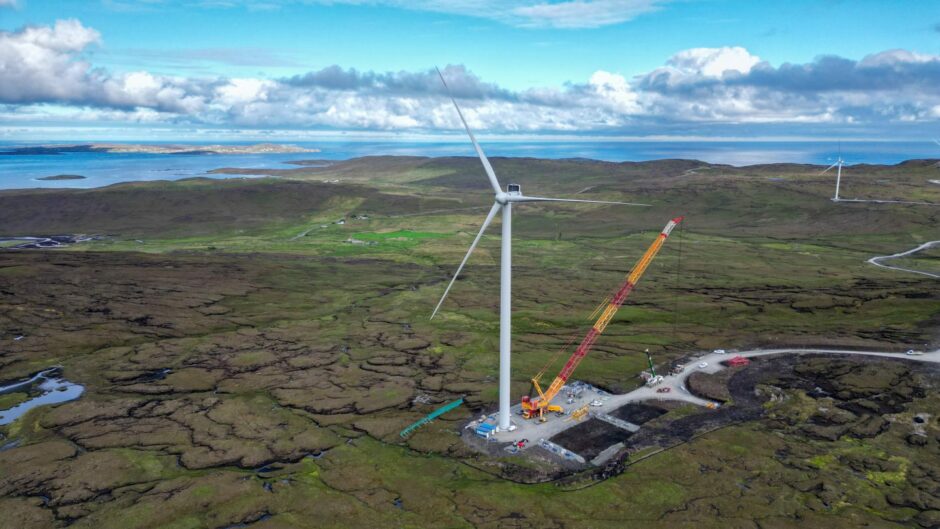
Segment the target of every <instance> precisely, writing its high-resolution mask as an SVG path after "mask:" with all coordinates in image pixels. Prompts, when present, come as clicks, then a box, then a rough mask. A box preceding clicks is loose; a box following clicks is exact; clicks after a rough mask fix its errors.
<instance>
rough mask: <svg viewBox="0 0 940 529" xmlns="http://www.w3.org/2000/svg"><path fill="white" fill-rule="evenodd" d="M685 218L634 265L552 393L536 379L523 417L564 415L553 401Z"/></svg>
mask: <svg viewBox="0 0 940 529" xmlns="http://www.w3.org/2000/svg"><path fill="white" fill-rule="evenodd" d="M682 219H683V217H676V218H674V219H672V220H670V221H669V222H668V223H667V224H666V227H665V228H663V231H661V232H660V233H659V236H657V237H656V240H655V241H653V244H652V245H650V247H649V248H648V249H647V250H646V253H644V254H643V256H642V257H640V260H639V261H637V262H636V264H635V265H633V269H632V270H631V271H630V273H629V274H628V275H627V277H626V279H625V280H624V282H623V284H622V285H621V286H620V289H618V290H617V292H616V293H615V294H614V295H613V296H611V297H610V300H609V302H608V303H607V307H606V308H604V311H603V312H601V315H600V316H599V317H598V318H597V321H596V322H594V325H593V326H592V327H591V330H589V331H588V333H587V335H586V336H585V337H584V339H583V340H581V344H580V345H579V346H578V348H577V349H575V351H574V353H572V354H571V357H570V358H569V359H568V362H566V363H565V366H564V367H563V368H562V369H561V372H559V373H558V376H557V377H555V380H553V381H552V384H551V385H550V386H548V391H546V392H545V393H542V388H541V386H539V378H540V376H541V373H539V375H536V377H535V378H533V379H532V384H533V385H534V386H535V389H536V391H537V392H538V394H539V395H538V396H537V397H529V396H528V395H525V396H523V397H522V415H523V417H525V418H526V419H531V418H533V417H539V418H540V419H542V420H544V414H545V411H546V410H548V411H556V412H562V411H563V410H562V408H561V406H555V405H552V404H551V402H552V399H553V398H555V396H556V395H558V392H559V391H561V388H562V387H564V385H565V383H566V382H567V381H568V378H569V377H570V376H571V374H572V373H573V372H574V370H575V368H577V367H578V364H579V363H581V360H582V359H583V358H584V357H585V355H587V354H588V352H589V351H590V350H591V347H593V346H594V342H595V341H597V337H598V336H600V334H601V333H602V332H604V329H606V328H607V325H608V324H609V323H610V320H611V319H613V317H614V315H615V314H617V311H618V310H619V309H620V306H621V305H622V304H623V302H624V300H626V299H627V296H629V295H630V292H632V291H633V287H635V286H636V284H637V282H638V281H639V280H640V278H641V277H643V273H644V272H646V268H647V267H649V265H650V263H651V262H652V261H653V259H654V258H655V257H656V254H658V253H659V250H660V248H662V247H663V243H665V242H666V239H667V238H668V237H669V234H670V233H672V230H673V228H675V227H676V226H678V225H679V223H680V222H682Z"/></svg>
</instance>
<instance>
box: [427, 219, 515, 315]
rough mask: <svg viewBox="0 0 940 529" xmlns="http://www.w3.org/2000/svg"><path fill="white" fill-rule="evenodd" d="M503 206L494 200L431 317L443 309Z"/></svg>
mask: <svg viewBox="0 0 940 529" xmlns="http://www.w3.org/2000/svg"><path fill="white" fill-rule="evenodd" d="M501 207H502V206H501V205H500V204H499V202H494V203H493V207H492V208H490V212H489V213H488V214H487V215H486V220H484V221H483V225H482V226H480V232H479V233H477V237H476V239H473V243H472V244H470V249H469V250H467V255H465V256H464V257H463V261H461V262H460V266H458V267H457V271H456V272H454V277H452V278H451V279H450V283H448V285H447V289H445V290H444V295H443V296H441V300H440V301H438V302H437V306H436V307H434V312H432V313H431V317H430V318H429V319H434V316H436V315H437V311H438V310H440V309H441V305H443V304H444V300H445V299H447V293H448V292H450V287H452V286H454V281H457V276H459V275H460V271H461V270H463V265H465V264H467V259H470V254H472V253H473V250H474V249H476V247H477V243H478V242H480V237H483V232H485V231H486V228H488V227H489V225H490V223H491V222H493V218H495V217H496V213H498V212H499V208H501Z"/></svg>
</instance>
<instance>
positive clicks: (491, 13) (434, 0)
mask: <svg viewBox="0 0 940 529" xmlns="http://www.w3.org/2000/svg"><path fill="white" fill-rule="evenodd" d="M0 1H2V0H0ZM669 1H671V0H201V1H195V2H191V3H190V4H188V6H189V7H203V8H207V9H232V8H236V7H243V8H246V9H250V10H273V9H278V8H279V7H281V6H284V5H287V4H294V3H306V4H323V5H327V6H330V5H335V4H346V5H356V6H372V5H384V6H390V7H395V8H400V9H408V10H411V11H429V12H433V13H445V14H453V15H461V16H467V17H475V18H485V19H490V20H495V21H497V22H501V23H504V24H508V25H513V26H518V27H554V28H596V27H601V26H609V25H615V24H621V23H624V22H628V21H630V20H633V19H634V18H636V17H638V16H640V15H643V14H645V13H649V12H651V11H655V10H657V9H659V8H660V6H662V5H664V4H666V3H667V2H669ZM108 4H109V5H111V6H112V8H114V9H120V10H125V11H126V10H132V9H135V8H137V9H151V8H153V7H154V5H155V2H154V0H136V1H135V0H108Z"/></svg>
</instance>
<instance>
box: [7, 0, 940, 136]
mask: <svg viewBox="0 0 940 529" xmlns="http://www.w3.org/2000/svg"><path fill="white" fill-rule="evenodd" d="M435 66H438V67H440V68H441V70H442V71H443V74H444V77H445V78H446V79H447V81H448V84H449V85H450V87H451V90H452V92H453V94H454V95H455V96H456V97H457V100H458V102H459V103H460V105H461V108H463V109H464V112H465V114H466V116H467V119H468V121H469V122H470V125H471V126H472V127H473V128H474V129H475V130H477V132H478V133H479V134H480V135H481V136H484V137H487V136H488V137H491V138H529V139H537V138H550V139H551V138H565V139H586V140H590V139H593V138H598V137H602V138H606V139H653V140H659V139H676V138H683V139H704V140H707V139H805V138H828V137H839V138H841V139H846V140H849V139H853V138H857V139H878V140H899V141H900V140H910V139H923V138H930V137H936V136H940V90H938V88H937V87H940V2H937V1H934V0H893V1H890V2H885V1H870V0H851V1H850V0H845V1H839V0H815V1H810V0H790V1H787V2H760V1H754V0H83V1H77V0H56V1H45V0H0V138H7V139H19V138H30V139H50V140H51V139H65V140H68V139H72V137H76V136H83V137H84V136H89V135H99V136H102V137H103V138H107V139H115V140H119V139H123V138H134V139H147V138H154V139H173V138H178V139H181V140H182V139H190V138H194V137H199V138H220V139H232V138H252V139H265V138H271V139H278V140H281V139H298V140H302V139H309V138H318V137H333V136H336V137H344V138H378V137H381V138H409V139H420V138H440V137H442V136H447V135H453V134H456V133H458V132H459V131H460V122H459V119H458V117H457V115H456V113H455V111H454V109H453V107H452V106H451V103H450V101H449V99H448V98H447V92H446V91H445V90H444V88H443V86H442V85H441V83H440V80H439V79H438V77H437V73H436V72H435V70H434V68H435Z"/></svg>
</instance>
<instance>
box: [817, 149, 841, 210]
mask: <svg viewBox="0 0 940 529" xmlns="http://www.w3.org/2000/svg"><path fill="white" fill-rule="evenodd" d="M843 165H845V160H843V159H842V149H839V159H838V160H836V163H834V164H832V165H830V166H829V167H827V168H826V170H825V171H823V172H821V173H819V174H825V173H827V172H829V170H830V169H832V168H833V167H838V169H836V194H835V195H833V196H832V201H833V202H838V201H839V184H840V183H841V182H842V166H843Z"/></svg>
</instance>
